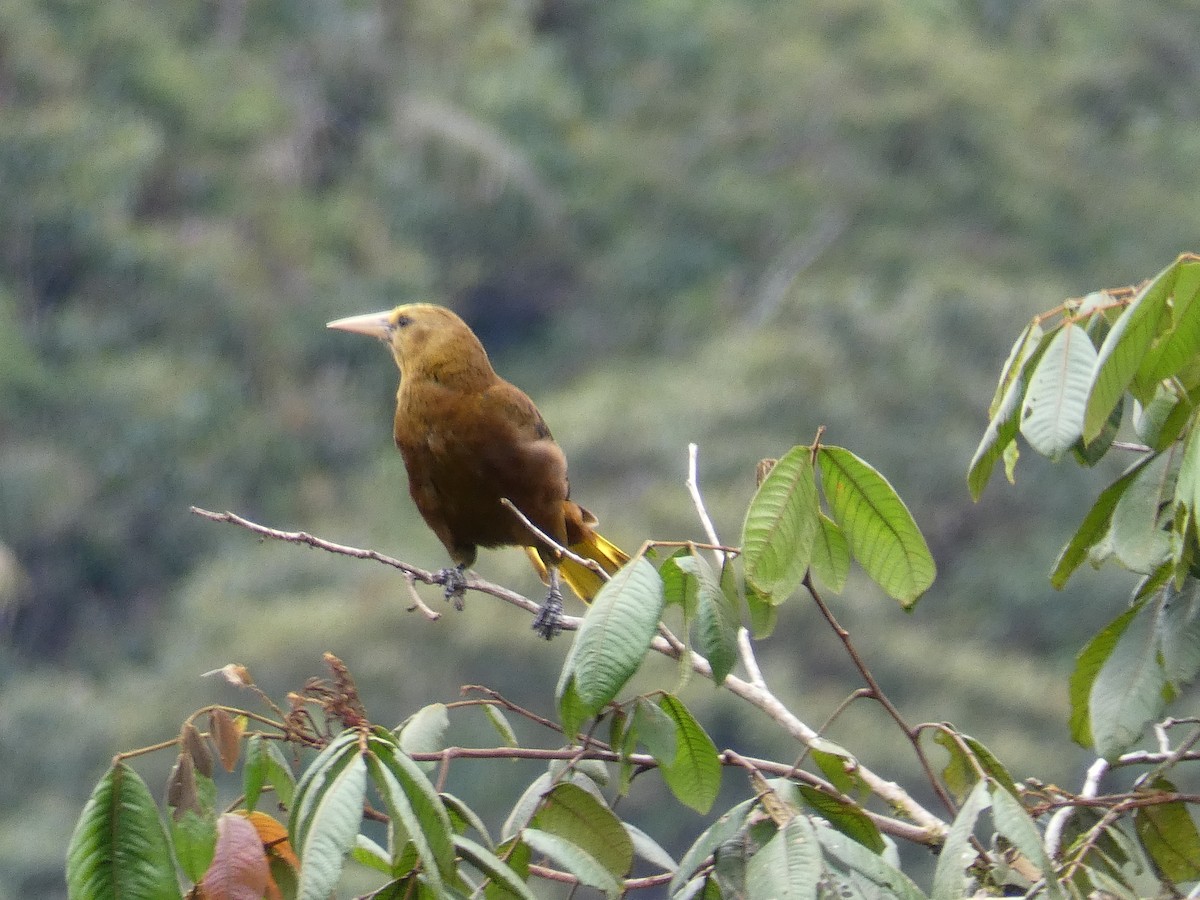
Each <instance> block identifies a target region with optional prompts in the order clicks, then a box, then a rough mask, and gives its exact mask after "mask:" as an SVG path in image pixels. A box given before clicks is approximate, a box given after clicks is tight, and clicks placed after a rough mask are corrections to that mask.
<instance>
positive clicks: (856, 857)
mask: <svg viewBox="0 0 1200 900" xmlns="http://www.w3.org/2000/svg"><path fill="white" fill-rule="evenodd" d="M816 831H817V840H818V841H819V842H820V844H821V855H822V856H823V857H824V860H825V865H826V866H827V867H828V868H829V870H830V874H831V875H832V877H833V878H834V879H835V881H837V882H838V884H837V888H838V889H839V890H844V889H849V890H855V891H857V893H854V894H850V895H849V896H853V897H861V898H863V900H869V898H888V900H926V898H925V895H924V894H923V893H922V892H921V889H920V888H918V887H917V886H916V885H915V884H913V883H912V881H910V880H909V878H908V876H906V875H905V874H904V873H903V872H901V871H900V870H899V869H896V868H895V867H893V866H890V865H888V863H887V862H886V861H885V860H884V859H883V857H881V856H879V855H878V854H876V853H872V852H871V851H870V850H868V849H867V848H866V847H864V846H863V845H862V844H860V843H858V841H854V840H851V839H850V838H848V837H846V836H845V835H844V834H840V833H838V832H836V831H833V830H832V829H829V828H818V829H817V830H816ZM830 896H835V897H839V898H840V897H842V896H843V893H840V892H837V891H835V892H834V893H833V894H831V895H830Z"/></svg>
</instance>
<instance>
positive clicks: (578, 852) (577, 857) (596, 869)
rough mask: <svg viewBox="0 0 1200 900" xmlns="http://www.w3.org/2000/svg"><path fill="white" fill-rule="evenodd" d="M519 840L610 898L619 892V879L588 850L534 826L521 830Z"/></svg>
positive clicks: (616, 895)
mask: <svg viewBox="0 0 1200 900" xmlns="http://www.w3.org/2000/svg"><path fill="white" fill-rule="evenodd" d="M521 840H523V841H524V842H525V843H526V844H528V845H529V847H530V848H531V849H532V850H534V851H535V852H537V853H544V854H545V855H546V856H548V857H550V859H552V860H553V861H554V862H555V863H557V864H558V865H559V866H560V867H562V868H563V869H565V870H566V871H568V872H570V873H571V874H572V875H574V876H575V877H576V878H578V879H579V881H580V883H582V884H585V885H587V886H588V887H593V888H595V889H596V890H598V891H603V892H604V893H605V894H607V895H608V896H609V897H618V896H620V894H621V882H620V881H619V880H618V879H616V878H614V877H613V876H612V874H611V873H610V872H609V871H608V869H606V868H605V867H604V866H603V865H601V864H600V863H599V862H597V861H596V860H595V859H594V858H592V856H591V855H590V854H588V853H587V851H585V850H583V849H582V848H580V847H577V846H576V845H575V844H572V843H571V842H570V841H568V840H566V839H565V838H561V837H559V836H558V835H556V834H548V833H547V832H545V831H539V830H538V829H536V828H526V829H525V830H524V831H522V832H521Z"/></svg>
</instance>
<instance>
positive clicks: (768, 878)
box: [746, 815, 821, 900]
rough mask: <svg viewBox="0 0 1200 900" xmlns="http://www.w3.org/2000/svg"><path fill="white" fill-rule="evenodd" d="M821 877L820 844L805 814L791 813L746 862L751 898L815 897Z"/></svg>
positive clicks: (747, 886)
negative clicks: (793, 814) (785, 821)
mask: <svg viewBox="0 0 1200 900" xmlns="http://www.w3.org/2000/svg"><path fill="white" fill-rule="evenodd" d="M820 880H821V845H820V843H819V842H818V841H817V834H816V831H815V829H814V828H813V826H812V823H811V822H809V821H808V817H807V816H803V815H800V816H794V817H792V819H791V821H789V822H788V823H787V824H786V825H784V826H783V827H782V828H780V829H779V831H777V832H776V833H775V836H774V837H773V838H771V839H770V840H769V841H767V842H766V844H764V845H763V847H762V848H761V849H760V850H759V851H758V852H757V853H755V854H754V855H753V856H752V857H750V861H749V863H747V865H746V888H747V894H748V895H749V896H751V897H780V898H782V897H788V898H791V897H797V898H805V897H808V898H811V900H816V897H817V886H818V883H819V882H820Z"/></svg>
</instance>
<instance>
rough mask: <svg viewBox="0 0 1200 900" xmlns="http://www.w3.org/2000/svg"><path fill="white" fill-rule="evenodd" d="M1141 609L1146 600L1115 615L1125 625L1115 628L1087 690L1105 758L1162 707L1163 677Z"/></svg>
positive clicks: (1134, 735)
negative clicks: (1111, 641) (1113, 640)
mask: <svg viewBox="0 0 1200 900" xmlns="http://www.w3.org/2000/svg"><path fill="white" fill-rule="evenodd" d="M1144 608H1145V603H1139V604H1138V605H1136V606H1134V607H1133V608H1132V609H1131V610H1130V613H1132V615H1129V614H1126V616H1128V617H1126V616H1121V617H1120V618H1119V619H1118V620H1117V622H1122V621H1123V623H1124V627H1122V628H1120V629H1119V630H1116V631H1115V632H1114V634H1113V637H1115V639H1116V640H1115V644H1114V646H1113V647H1112V650H1111V652H1110V653H1109V654H1108V656H1107V658H1106V659H1104V661H1103V662H1102V663H1101V665H1100V670H1099V671H1098V672H1097V673H1096V676H1095V679H1094V680H1093V681H1092V685H1091V690H1090V691H1089V692H1088V700H1087V708H1088V720H1089V723H1090V725H1091V733H1092V740H1093V742H1094V745H1095V748H1096V752H1097V753H1098V754H1100V755H1101V756H1103V757H1104V758H1105V759H1112V758H1114V757H1116V756H1118V755H1120V754H1121V753H1123V752H1124V751H1125V750H1127V749H1129V747H1130V746H1132V745H1133V744H1134V742H1136V741H1137V739H1138V738H1139V737H1141V734H1142V732H1143V731H1144V730H1145V727H1146V725H1148V724H1149V723H1150V722H1152V721H1154V720H1155V719H1156V718H1157V717H1158V715H1159V714H1160V713H1161V711H1162V708H1163V703H1164V700H1163V689H1164V688H1165V687H1166V678H1165V676H1164V674H1163V670H1162V666H1161V665H1160V664H1159V661H1158V653H1157V650H1158V648H1157V646H1156V641H1155V635H1154V623H1153V620H1152V617H1151V616H1149V615H1139V613H1141V612H1142V611H1143V609H1144ZM1115 624H1116V623H1114V625H1115ZM1112 628H1113V626H1112V625H1110V626H1109V628H1108V629H1105V631H1106V632H1107V631H1109V629H1112ZM1089 646H1090V645H1089Z"/></svg>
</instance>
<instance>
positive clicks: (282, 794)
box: [242, 734, 296, 812]
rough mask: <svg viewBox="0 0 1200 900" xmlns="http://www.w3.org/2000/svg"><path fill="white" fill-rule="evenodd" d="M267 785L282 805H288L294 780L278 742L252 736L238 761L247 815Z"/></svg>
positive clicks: (290, 800) (293, 787) (294, 786)
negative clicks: (272, 789) (240, 766)
mask: <svg viewBox="0 0 1200 900" xmlns="http://www.w3.org/2000/svg"><path fill="white" fill-rule="evenodd" d="M268 784H269V785H271V787H273V788H274V789H275V795H276V796H277V797H278V799H279V802H280V803H281V804H282V805H284V806H290V805H291V802H292V795H293V794H294V793H295V790H296V776H295V775H293V774H292V767H291V766H290V765H289V764H288V761H287V757H285V756H284V755H283V751H282V750H280V749H279V742H278V741H268V740H267V739H266V738H264V737H263V736H262V735H259V734H252V735H251V736H250V738H249V740H247V741H246V754H245V756H244V757H243V759H242V792H243V794H244V795H245V804H246V810H247V811H250V812H252V811H253V810H254V807H256V806H257V805H258V798H259V795H260V794H261V793H262V789H263V787H264V786H265V785H268Z"/></svg>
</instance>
